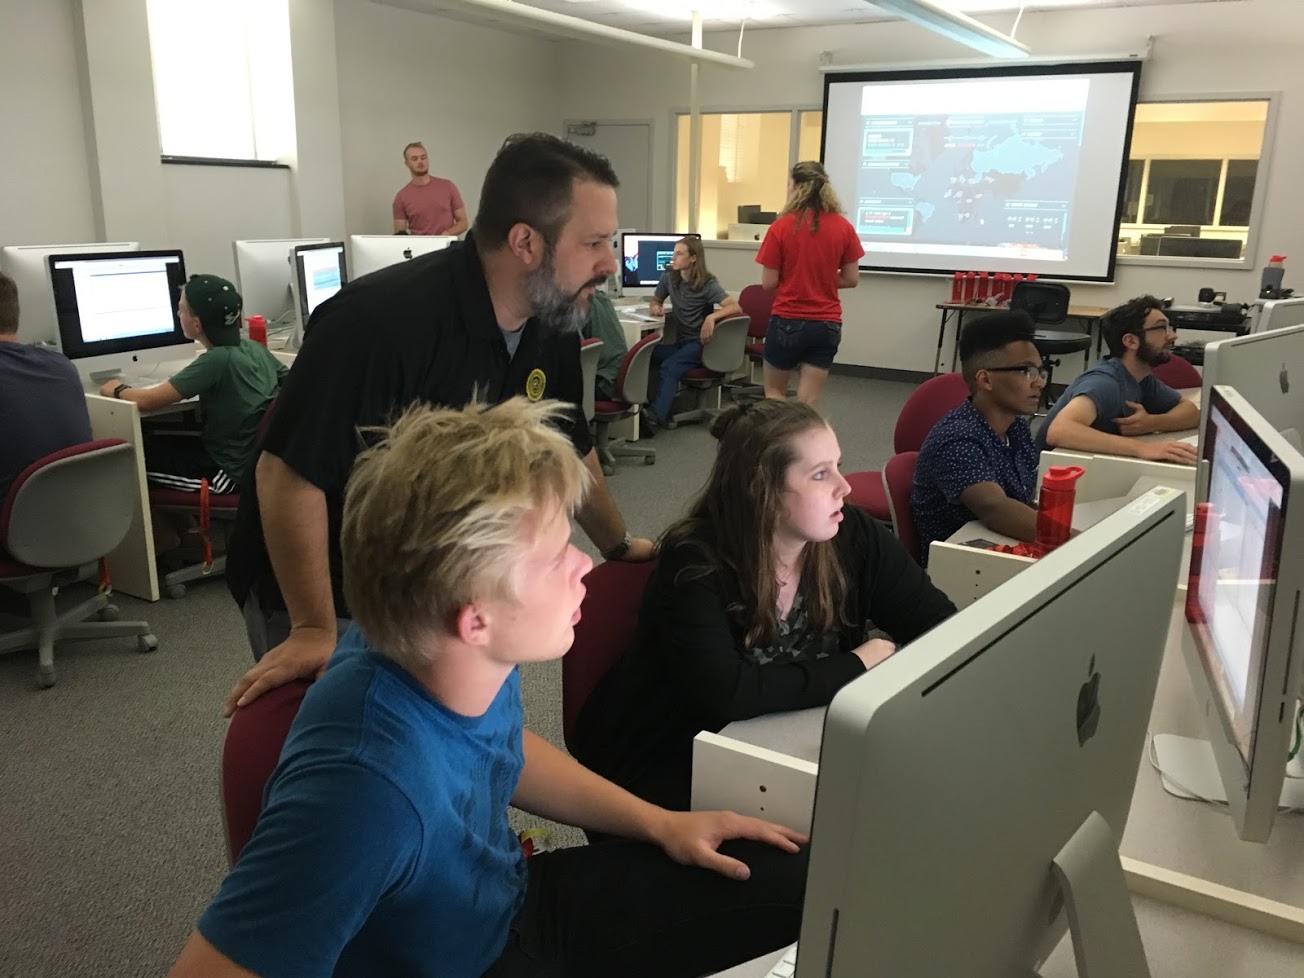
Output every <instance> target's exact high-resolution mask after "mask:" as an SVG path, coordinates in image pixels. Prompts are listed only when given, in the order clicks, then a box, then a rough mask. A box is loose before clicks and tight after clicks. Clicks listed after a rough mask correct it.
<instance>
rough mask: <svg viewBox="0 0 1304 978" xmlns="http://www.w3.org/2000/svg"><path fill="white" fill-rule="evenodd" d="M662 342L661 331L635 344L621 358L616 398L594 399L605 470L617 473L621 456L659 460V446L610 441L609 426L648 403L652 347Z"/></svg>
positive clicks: (596, 436) (597, 445)
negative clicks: (618, 459)
mask: <svg viewBox="0 0 1304 978" xmlns="http://www.w3.org/2000/svg"><path fill="white" fill-rule="evenodd" d="M660 342H661V334H660V333H648V334H647V336H645V337H643V338H642V339H641V340H639V341H638V342H637V343H635V344H634V345H633V346H631V347H630V348H629V352H627V353H626V354H625V358H624V359H623V360H621V361H620V372H619V373H617V374H616V400H613V401H595V402H594V405H593V427H594V448H596V449H597V452H598V461H599V462H600V463H601V464H602V471H603V472H604V473H606V474H607V475H615V474H616V459H617V458H641V459H642V460H643V464H644V465H652V464H654V463H655V462H656V460H657V450H656V449H655V448H649V447H648V446H646V445H630V444H628V443H627V442H626V441H625V440H624V439H620V440H618V441H614V442H613V441H610V440H609V436H608V428H609V427H610V425H611V424H612V423H613V422H616V421H623V420H624V419H626V418H632V417H634V416H636V415H637V414H638V410H639V408H640V407H642V406H643V405H644V404H646V403H647V397H648V389H647V386H648V371H649V370H651V368H652V351H653V349H655V348H656V345H657V344H658V343H660ZM581 352H582V351H581ZM590 386H591V385H590Z"/></svg>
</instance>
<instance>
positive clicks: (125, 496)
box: [0, 438, 158, 689]
mask: <svg viewBox="0 0 1304 978" xmlns="http://www.w3.org/2000/svg"><path fill="white" fill-rule="evenodd" d="M137 466H138V461H137V458H136V453H135V452H134V451H133V450H132V448H131V446H130V445H128V444H127V443H126V442H125V441H123V440H122V439H120V438H106V439H102V440H100V441H90V442H85V443H84V444H80V445H73V446H72V447H71V448H65V449H63V450H62V451H58V452H54V453H53V454H51V455H47V456H45V457H44V458H40V459H37V460H36V461H35V462H33V463H32V464H31V465H29V466H27V468H25V469H24V470H23V471H22V472H21V473H19V475H18V478H17V479H15V480H14V482H13V485H11V486H10V487H9V492H8V493H7V494H6V495H5V498H4V500H3V508H2V509H0V587H4V588H7V589H8V590H10V591H13V592H15V593H17V594H21V595H25V596H26V598H27V602H28V605H29V606H30V607H31V610H32V616H31V624H30V625H29V626H26V627H21V628H19V629H17V630H16V631H11V632H8V633H5V634H3V635H0V652H12V651H14V650H16V649H30V648H32V647H35V648H36V649H37V651H38V656H39V663H40V665H39V668H38V672H37V682H38V683H39V684H40V685H41V687H43V688H47V689H48V688H49V687H51V686H53V685H54V683H55V678H56V677H55V671H54V646H55V643H56V642H58V641H60V640H63V639H79V638H113V637H117V636H125V635H134V636H136V647H137V648H138V649H139V650H140V651H141V652H153V651H154V650H155V649H157V648H158V639H157V638H155V637H154V635H153V633H152V632H151V631H150V628H149V623H148V622H143V621H117V620H116V619H117V617H118V609H117V608H116V607H115V606H114V605H112V604H110V603H109V595H108V593H107V592H105V593H100V594H96V595H95V596H94V597H92V598H90V599H89V600H86V601H83V602H81V603H80V604H78V605H76V606H75V607H72V608H69V609H67V610H65V611H63V612H62V613H60V612H59V611H58V610H57V608H56V607H55V600H54V596H55V592H56V591H57V590H58V589H59V588H61V587H67V586H68V585H70V584H74V583H76V582H78V581H83V580H87V579H88V578H91V577H93V576H94V575H95V573H96V569H97V567H98V565H99V561H100V558H101V557H103V556H104V555H105V554H107V553H109V552H110V551H112V550H113V549H114V548H115V547H117V546H118V544H120V543H121V542H122V540H123V538H124V537H125V536H126V535H127V531H128V530H129V529H130V528H131V518H132V512H131V510H132V500H133V499H135V498H136V493H137V488H136V487H137V477H138V476H137ZM89 619H97V620H94V621H92V620H89Z"/></svg>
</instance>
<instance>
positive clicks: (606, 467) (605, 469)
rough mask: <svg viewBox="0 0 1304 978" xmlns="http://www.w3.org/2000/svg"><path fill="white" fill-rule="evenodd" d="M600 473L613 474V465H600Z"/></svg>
mask: <svg viewBox="0 0 1304 978" xmlns="http://www.w3.org/2000/svg"><path fill="white" fill-rule="evenodd" d="M602 474H603V475H607V476H611V475H615V474H616V467H615V466H614V465H604V466H603V467H602Z"/></svg>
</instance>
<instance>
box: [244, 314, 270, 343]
mask: <svg viewBox="0 0 1304 978" xmlns="http://www.w3.org/2000/svg"><path fill="white" fill-rule="evenodd" d="M245 322H247V323H248V324H249V338H250V339H251V340H253V341H254V342H255V343H261V344H262V345H263V346H266V345H267V320H266V319H264V318H263V317H262V316H250V317H249V318H247V319H246V320H245Z"/></svg>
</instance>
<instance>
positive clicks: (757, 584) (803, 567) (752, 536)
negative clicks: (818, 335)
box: [661, 400, 846, 648]
mask: <svg viewBox="0 0 1304 978" xmlns="http://www.w3.org/2000/svg"><path fill="white" fill-rule="evenodd" d="M827 426H828V422H827V421H825V420H824V418H823V417H822V416H821V415H820V414H819V412H817V411H816V410H815V409H814V408H812V407H811V406H810V405H808V404H803V403H801V402H799V401H779V400H762V401H754V402H745V403H739V404H735V405H733V406H732V407H730V408H729V409H728V410H727V411H725V412H724V413H723V414H721V415H720V416H719V417H718V418H716V420H715V423H714V424H712V426H711V434H712V435H714V436H715V438H716V439H717V440H718V441H719V443H720V445H719V450H718V451H717V452H716V456H715V464H714V465H713V466H712V468H711V474H710V476H709V477H708V478H707V480H706V485H705V486H704V487H703V488H702V491H701V493H700V494H699V495H698V497H697V498H696V499H695V500H694V501H693V503H692V505H691V506H690V507H689V510H688V513H687V514H686V515H685V516H684V517H683V518H682V519H680V520H678V521H677V522H675V523H674V524H672V525H671V526H670V528H669V529H668V530H666V532H665V534H664V535H663V536H662V538H661V548H662V549H663V550H664V549H666V548H669V547H674V546H679V545H685V544H686V545H688V546H691V547H694V548H696V549H697V550H698V551H699V554H700V558H701V560H700V562H695V563H690V564H689V566H688V567H686V568H685V570H683V571H681V575H682V576H683V578H684V579H685V580H695V579H697V578H700V577H705V576H706V575H708V574H711V573H713V572H715V571H717V570H724V571H725V572H726V573H728V574H732V575H734V576H735V577H737V579H738V587H739V591H740V592H741V596H742V597H741V601H740V602H739V603H738V604H736V605H735V606H733V607H731V608H730V609H729V610H730V611H737V612H741V614H742V616H743V618H744V620H745V621H747V622H749V623H750V624H749V626H748V629H747V635H746V644H747V647H748V648H763V647H765V646H767V645H771V644H773V643H774V642H775V641H776V640H777V639H778V635H779V618H778V603H779V582H778V579H777V576H776V568H775V565H776V558H775V554H774V531H775V527H776V526H777V525H778V521H779V514H780V512H781V511H782V508H783V493H784V492H785V491H786V488H787V478H788V468H789V466H791V465H792V463H793V462H794V461H796V458H797V450H796V446H795V445H794V439H795V438H796V437H797V436H798V435H800V434H802V433H803V432H805V431H809V430H810V429H812V428H820V427H827ZM797 571H798V573H799V574H800V575H801V593H802V595H803V596H804V598H805V601H806V609H807V613H808V615H809V616H810V621H811V623H812V624H813V625H814V627H815V628H816V629H818V630H820V631H822V632H827V631H832V630H833V629H835V628H837V627H839V625H841V624H842V618H843V612H842V605H843V598H844V596H845V592H846V581H845V579H844V578H843V575H842V568H841V566H840V565H839V563H838V558H837V553H836V551H835V549H834V543H833V541H832V540H824V541H821V542H819V543H808V544H806V546H805V548H804V549H803V550H802V555H801V560H800V563H799V566H798V567H797Z"/></svg>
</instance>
